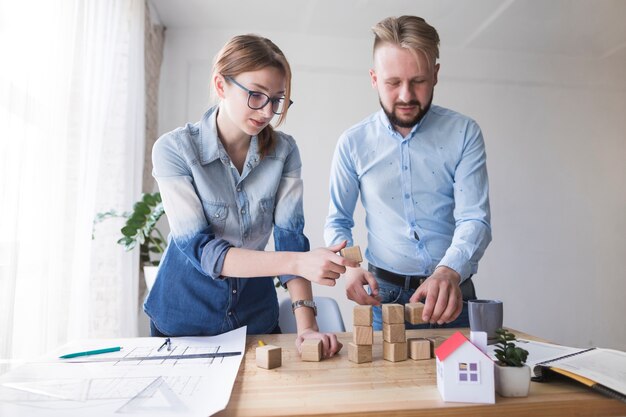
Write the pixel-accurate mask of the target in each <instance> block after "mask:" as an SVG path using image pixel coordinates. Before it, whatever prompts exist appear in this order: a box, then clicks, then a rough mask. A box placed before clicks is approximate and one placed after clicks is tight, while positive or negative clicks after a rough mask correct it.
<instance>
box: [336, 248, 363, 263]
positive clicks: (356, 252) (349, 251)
mask: <svg viewBox="0 0 626 417" xmlns="http://www.w3.org/2000/svg"><path fill="white" fill-rule="evenodd" d="M339 254H340V255H341V256H343V257H344V258H348V259H350V260H352V261H356V262H359V263H360V262H363V257H362V256H361V248H360V247H359V246H358V245H356V246H352V247H349V248H343V249H341V250H340V251H339Z"/></svg>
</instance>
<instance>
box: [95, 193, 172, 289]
mask: <svg viewBox="0 0 626 417" xmlns="http://www.w3.org/2000/svg"><path fill="white" fill-rule="evenodd" d="M163 214H165V210H164V209H163V203H162V201H161V194H160V193H159V192H155V193H146V194H142V196H141V199H140V200H138V201H137V202H136V203H135V204H134V205H133V210H132V211H130V212H123V213H120V212H118V211H116V210H109V211H107V212H103V213H98V214H97V215H96V217H95V219H94V226H95V224H97V223H100V222H101V221H103V220H106V219H109V218H114V217H123V218H125V219H126V223H125V224H124V227H122V229H121V230H120V231H121V233H122V237H121V238H120V239H119V240H118V241H117V243H118V244H120V245H122V246H123V247H124V250H125V251H131V250H133V249H134V248H135V247H137V245H139V261H140V263H141V266H142V268H143V272H144V278H145V280H146V286H147V287H148V290H149V289H150V288H152V284H154V280H155V279H156V273H157V270H158V267H159V262H160V258H161V255H162V254H163V252H164V251H165V248H166V247H167V240H166V239H165V237H164V236H163V234H162V233H161V231H160V230H159V229H158V228H157V227H156V224H157V222H158V221H159V219H160V218H161V216H163Z"/></svg>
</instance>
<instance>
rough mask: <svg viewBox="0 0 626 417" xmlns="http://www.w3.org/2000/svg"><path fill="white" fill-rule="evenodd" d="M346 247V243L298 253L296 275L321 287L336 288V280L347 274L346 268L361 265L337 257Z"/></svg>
mask: <svg viewBox="0 0 626 417" xmlns="http://www.w3.org/2000/svg"><path fill="white" fill-rule="evenodd" d="M345 247H346V241H343V242H342V243H339V244H337V245H333V246H329V247H327V248H317V249H314V250H312V251H309V252H300V253H298V258H297V262H296V275H298V276H301V277H304V278H306V279H307V280H309V281H311V282H316V283H318V284H321V285H328V286H330V287H334V286H335V280H336V279H337V278H339V277H340V276H341V274H343V273H344V272H346V267H347V266H349V267H353V268H355V267H357V266H359V263H358V262H356V261H353V260H350V259H347V258H344V257H343V256H339V255H337V252H339V251H340V250H341V249H343V248H345Z"/></svg>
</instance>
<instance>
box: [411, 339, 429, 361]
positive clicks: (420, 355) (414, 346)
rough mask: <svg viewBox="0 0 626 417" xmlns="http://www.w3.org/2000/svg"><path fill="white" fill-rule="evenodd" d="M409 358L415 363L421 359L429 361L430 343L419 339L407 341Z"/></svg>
mask: <svg viewBox="0 0 626 417" xmlns="http://www.w3.org/2000/svg"><path fill="white" fill-rule="evenodd" d="M407 344H408V350H409V352H408V353H409V357H410V358H411V359H413V360H415V361H417V360H422V359H430V358H431V352H432V341H430V340H428V339H425V338H423V337H420V338H411V339H408V340H407Z"/></svg>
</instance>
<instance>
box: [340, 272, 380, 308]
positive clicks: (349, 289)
mask: <svg viewBox="0 0 626 417" xmlns="http://www.w3.org/2000/svg"><path fill="white" fill-rule="evenodd" d="M345 277H346V296H347V297H348V299H349V300H352V301H354V302H356V303H357V304H360V305H366V304H369V305H373V306H377V305H380V301H379V300H378V298H377V297H378V283H377V282H376V279H375V278H374V275H372V274H371V273H370V272H369V271H366V270H365V269H363V268H360V267H359V268H347V271H346V273H345ZM364 285H369V286H370V289H371V290H372V295H369V294H368V293H367V291H365V288H363V286H364Z"/></svg>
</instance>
